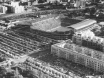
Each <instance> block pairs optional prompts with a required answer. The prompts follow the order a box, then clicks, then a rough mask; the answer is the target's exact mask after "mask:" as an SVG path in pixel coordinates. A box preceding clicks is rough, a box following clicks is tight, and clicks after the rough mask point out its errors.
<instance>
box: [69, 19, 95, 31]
mask: <svg viewBox="0 0 104 78" xmlns="http://www.w3.org/2000/svg"><path fill="white" fill-rule="evenodd" d="M94 23H96V21H95V20H92V19H86V20H84V21H82V22H79V23H77V24H74V25H71V26H68V28H69V27H71V28H74V29H75V30H79V29H82V28H85V27H88V26H89V25H92V24H94Z"/></svg>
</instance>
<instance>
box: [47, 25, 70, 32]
mask: <svg viewBox="0 0 104 78" xmlns="http://www.w3.org/2000/svg"><path fill="white" fill-rule="evenodd" d="M70 30H71V29H70V28H66V27H62V26H60V27H58V28H56V29H52V30H48V32H54V31H57V32H65V31H70Z"/></svg>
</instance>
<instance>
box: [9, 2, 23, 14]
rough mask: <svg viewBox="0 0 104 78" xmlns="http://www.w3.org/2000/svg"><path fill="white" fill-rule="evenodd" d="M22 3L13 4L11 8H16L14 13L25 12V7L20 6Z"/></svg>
mask: <svg viewBox="0 0 104 78" xmlns="http://www.w3.org/2000/svg"><path fill="white" fill-rule="evenodd" d="M19 3H20V2H14V1H12V2H11V6H12V7H13V8H14V13H22V12H24V11H25V8H24V6H20V5H19Z"/></svg>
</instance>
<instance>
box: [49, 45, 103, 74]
mask: <svg viewBox="0 0 104 78" xmlns="http://www.w3.org/2000/svg"><path fill="white" fill-rule="evenodd" d="M51 53H52V54H54V55H57V56H58V57H60V58H64V59H67V60H69V61H72V62H75V63H78V64H82V65H84V66H86V67H89V68H92V69H94V70H95V71H100V72H104V54H103V53H102V52H100V51H96V50H93V49H89V48H86V47H82V46H79V45H75V44H73V43H58V44H55V45H52V47H51Z"/></svg>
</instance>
